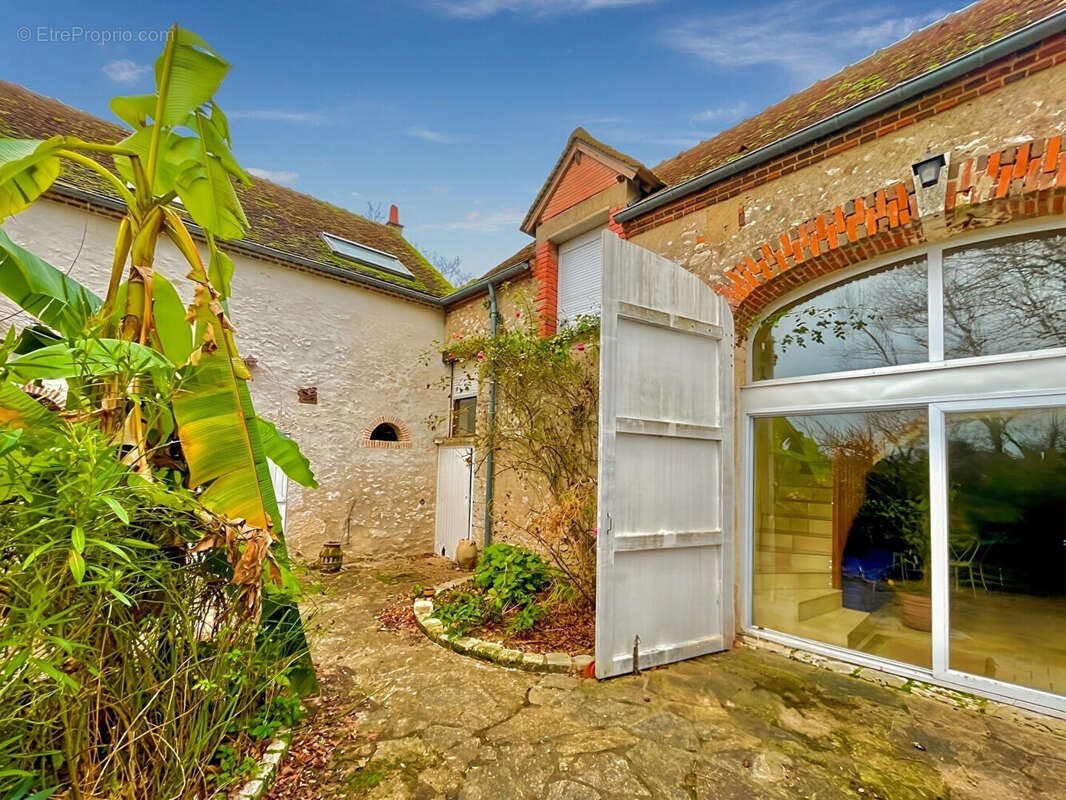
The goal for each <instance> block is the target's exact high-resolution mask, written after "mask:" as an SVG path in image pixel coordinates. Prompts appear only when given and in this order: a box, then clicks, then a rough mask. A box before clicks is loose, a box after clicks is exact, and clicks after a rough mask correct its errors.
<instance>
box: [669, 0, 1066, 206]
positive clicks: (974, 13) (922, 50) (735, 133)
mask: <svg viewBox="0 0 1066 800" xmlns="http://www.w3.org/2000/svg"><path fill="white" fill-rule="evenodd" d="M1063 8H1066V0H982V2H978V3H974V4H973V5H971V6H968V7H967V8H964V9H962V10H961V11H958V12H956V13H954V14H951V15H949V16H947V17H944V18H943V19H941V20H940V21H938V22H935V23H933V24H932V25H929V26H928V27H926V28H923V29H921V30H919V31H916V32H914V33H912V34H911V35H910V36H908V37H907V38H905V39H903V40H901V41H899V42H896V43H895V44H892V45H889V46H888V47H885V48H884V49H882V50H878V51H877V52H876V53H874V54H873V55H872V56H869V57H868V58H865V59H863V60H862V61H859V62H858V63H856V64H852V65H851V66H848V67H845V68H844V69H842V70H841V71H840V72H838V73H837V74H836V75H833V76H832V77H830V78H826V79H825V80H822V81H819V82H818V83H816V84H814V85H813V86H811V87H809V88H807V89H804V90H803V91H801V92H798V93H796V94H794V95H792V96H791V97H788V98H786V99H785V100H782V101H781V102H780V103H777V104H776V105H773V106H770V107H769V108H767V109H766V110H765V111H762V112H760V113H758V114H756V115H755V116H754V117H751V118H750V119H747V120H744V121H743V122H741V123H740V124H739V125H736V126H734V127H733V128H730V129H729V130H727V131H723V132H722V133H719V134H718V135H717V136H714V137H713V138H711V139H708V140H706V141H704V142H701V143H700V144H698V145H696V146H695V147H693V148H691V149H689V150H685V151H684V152H682V153H679V154H678V155H676V156H674V157H673V158H669V159H667V160H666V161H663V162H662V163H660V164H658V165H657V166H654V167H652V172H654V173H655V174H656V175H657V176H658V177H659V178H661V179H662V180H663V181H665V182H666V183H667V185H668V186H674V185H676V184H679V183H683V182H684V181H686V180H688V179H690V178H694V177H696V176H697V175H702V174H703V173H705V172H708V171H710V170H712V169H714V168H715V167H720V166H722V165H723V164H726V163H728V162H729V161H732V160H734V159H736V158H738V157H739V156H741V155H743V154H744V153H747V152H750V151H752V150H756V149H758V148H760V147H764V146H766V145H768V144H771V143H773V142H775V141H777V140H778V139H783V138H784V137H785V136H788V135H789V134H791V133H795V132H796V131H799V130H802V129H803V128H806V127H807V126H809V125H813V124H814V123H816V122H819V121H821V120H823V119H826V118H828V117H831V116H833V115H834V114H836V113H838V112H840V111H843V110H844V109H846V108H849V107H851V106H853V105H856V104H857V103H860V102H862V101H863V100H866V99H868V98H870V97H872V96H874V95H876V94H879V93H881V92H884V91H887V90H889V89H891V88H893V87H894V86H897V85H899V84H901V83H903V82H905V81H908V80H912V79H914V78H917V77H919V76H921V75H923V74H925V73H927V72H931V71H932V70H934V69H936V68H937V67H939V66H943V65H944V64H946V63H947V62H949V61H951V60H953V59H956V58H958V57H960V56H963V55H966V54H967V53H970V52H972V51H974V50H977V49H979V48H981V47H984V46H985V45H987V44H990V43H991V42H993V41H995V40H996V39H1001V38H1002V37H1004V36H1006V35H1007V34H1010V33H1013V32H1014V31H1016V30H1018V29H1019V28H1023V27H1025V26H1026V25H1029V24H1031V23H1033V22H1037V21H1038V20H1040V19H1043V18H1044V17H1047V16H1049V15H1051V14H1053V13H1055V12H1056V11H1060V10H1062V9H1063Z"/></svg>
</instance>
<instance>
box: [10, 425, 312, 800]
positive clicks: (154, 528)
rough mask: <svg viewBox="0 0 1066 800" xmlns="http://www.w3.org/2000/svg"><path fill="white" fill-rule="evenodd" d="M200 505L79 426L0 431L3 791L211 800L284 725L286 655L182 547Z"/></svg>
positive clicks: (203, 558) (214, 562)
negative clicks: (259, 743) (256, 744)
mask: <svg viewBox="0 0 1066 800" xmlns="http://www.w3.org/2000/svg"><path fill="white" fill-rule="evenodd" d="M200 511H201V508H200V506H199V504H198V501H197V498H196V496H195V495H194V494H193V493H191V492H189V491H187V490H185V489H182V488H181V487H180V486H177V485H167V484H166V483H165V482H163V481H158V480H157V481H149V480H147V479H145V478H142V477H140V476H139V475H137V474H136V473H134V472H133V471H131V470H130V469H128V468H127V466H126V465H124V464H123V463H121V461H120V460H119V456H118V454H117V452H116V449H115V447H114V446H113V443H112V440H111V437H110V436H108V435H106V434H104V433H101V432H100V431H98V430H97V429H96V428H95V427H93V426H91V425H88V424H62V425H56V426H54V427H50V426H39V427H35V428H27V429H22V430H12V429H3V428H0V599H2V602H0V765H2V766H0V797H8V796H9V795H14V796H18V792H19V791H21V790H23V789H25V790H26V794H27V795H28V796H33V795H34V793H36V792H47V791H48V790H50V789H53V788H56V789H57V790H58V794H59V796H63V797H67V796H71V797H79V796H80V797H115V798H120V797H121V798H132V797H146V798H147V797H153V798H156V797H158V798H163V797H170V798H178V797H203V796H207V795H208V794H209V793H210V788H211V787H212V786H214V785H216V784H217V783H218V782H219V781H220V780H221V781H222V782H223V783H225V782H226V781H229V780H231V779H232V780H236V779H237V777H238V776H239V775H241V774H243V772H244V768H245V765H246V762H245V761H244V758H245V756H246V755H247V748H246V747H243V746H242V745H244V744H249V743H250V737H254V736H256V735H262V736H268V735H272V734H273V733H274V732H275V731H276V730H277V728H278V727H281V726H283V725H287V724H291V721H292V720H293V718H294V716H295V714H297V713H298V703H296V701H295V700H294V699H290V698H288V697H285V696H284V695H285V693H286V692H287V691H289V677H288V673H289V668H290V665H291V664H292V663H293V659H292V658H291V657H288V656H285V655H284V652H285V647H284V643H282V642H281V641H279V637H278V636H277V635H267V634H265V633H264V632H263V631H261V630H258V629H257V626H256V625H255V622H254V620H253V619H250V618H248V617H247V616H246V615H245V614H244V612H243V610H242V609H241V607H240V605H239V603H238V600H239V597H238V593H239V589H238V587H236V586H235V585H234V584H233V582H232V567H231V566H230V564H229V562H228V560H227V558H226V554H225V552H224V550H222V549H218V548H216V549H213V550H209V551H207V552H205V553H200V554H193V553H191V551H190V548H189V547H188V545H190V544H191V543H195V542H196V541H198V540H199V539H200V538H201V536H202V535H203V525H204V523H203V522H202V521H201V518H200V516H199V513H200ZM227 747H229V748H230V750H232V751H233V752H232V753H230V752H229V751H228V750H226V749H225V748H227ZM27 780H28V781H29V783H28V784H27ZM72 787H77V788H76V789H72ZM42 796H46V795H42Z"/></svg>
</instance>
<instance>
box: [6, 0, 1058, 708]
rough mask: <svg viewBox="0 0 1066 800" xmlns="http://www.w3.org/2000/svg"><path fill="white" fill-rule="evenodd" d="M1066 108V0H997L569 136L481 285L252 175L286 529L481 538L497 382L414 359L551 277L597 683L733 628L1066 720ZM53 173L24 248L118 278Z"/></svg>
mask: <svg viewBox="0 0 1066 800" xmlns="http://www.w3.org/2000/svg"><path fill="white" fill-rule="evenodd" d="M1063 109H1066V3H1063V2H1060V1H1059V0H981V2H977V3H975V4H974V5H971V6H969V7H967V8H965V9H963V10H962V11H959V12H957V13H955V14H952V15H950V16H948V17H946V18H944V19H943V20H941V21H939V22H937V23H934V24H933V25H930V26H929V27H927V28H924V29H922V30H920V31H918V32H916V33H914V34H912V35H910V36H909V37H907V38H906V39H904V40H903V41H901V42H898V43H896V44H894V45H892V46H889V47H887V48H885V49H883V50H881V51H879V52H877V53H875V54H873V55H871V56H870V57H869V58H867V59H865V60H863V61H860V62H858V63H856V64H853V65H851V66H849V67H846V68H845V69H844V70H842V71H841V72H839V73H838V74H836V75H834V76H832V77H829V78H827V79H825V80H822V81H820V82H818V83H816V84H815V85H813V86H811V87H809V88H808V89H805V90H804V91H801V92H799V93H797V94H795V95H793V96H791V97H789V98H787V99H785V100H783V101H782V102H780V103H778V104H776V105H774V106H772V107H770V108H768V109H766V110H764V111H762V112H760V113H759V114H756V115H755V116H754V117H752V118H750V119H748V120H745V121H744V122H742V123H740V124H739V125H737V126H736V127H734V128H732V129H730V130H728V131H725V132H723V133H721V134H719V135H717V136H715V137H714V138H712V139H710V140H708V141H705V142H703V143H701V144H699V145H697V146H696V147H694V148H692V149H690V150H687V151H685V152H683V153H680V154H678V155H677V156H675V157H673V158H671V159H668V160H667V161H665V162H663V163H661V164H657V165H653V166H646V165H644V164H642V163H641V162H640V161H638V160H636V159H634V158H632V157H630V156H628V155H625V154H623V153H620V152H618V151H617V150H615V149H613V148H612V147H610V146H609V145H608V144H606V143H604V142H600V141H598V140H597V139H595V138H593V137H592V136H591V135H590V134H589V133H587V132H586V131H585V130H583V129H581V128H579V129H577V130H576V131H574V133H573V134H572V135H571V136H570V138H569V140H568V141H567V142H566V143H565V146H564V147H563V149H562V152H561V154H560V156H559V159H558V160H557V162H556V163H555V164H554V166H552V167H551V170H550V172H549V173H548V175H547V178H546V179H545V182H544V185H543V187H542V188H541V190H540V192H539V193H538V195H537V196H536V198H534V199H533V202H532V205H531V207H530V210H529V213H528V214H527V216H526V218H525V220H524V221H523V223H522V230H523V231H524V232H525V233H526V234H528V235H529V237H530V241H529V244H528V245H527V246H526V247H525V248H523V249H522V250H521V251H519V252H518V253H516V254H515V255H513V256H511V257H510V258H508V259H506V260H504V261H502V262H501V263H500V264H499V265H498V266H497V267H495V268H494V269H492V270H491V271H489V272H488V273H487V274H486V275H484V276H483V277H482V278H480V279H479V280H477V281H475V282H473V283H471V284H469V285H468V286H465V287H462V288H460V289H458V290H455V289H453V288H452V287H451V286H449V285H448V284H447V282H446V281H445V280H444V279H443V278H442V277H441V276H440V275H439V273H437V272H436V271H435V270H434V269H433V268H432V267H431V266H430V265H429V264H428V263H426V261H425V259H424V258H423V257H422V256H421V255H420V254H419V253H418V252H417V251H416V250H415V249H414V248H412V247H411V246H410V245H409V244H408V243H407V242H406V240H404V238H403V237H402V228H401V227H400V226H399V222H398V219H397V218H396V215H395V214H394V215H393V219H392V220H391V221H390V222H389V223H388V224H385V225H379V224H376V223H372V222H369V221H367V220H365V219H362V218H361V217H358V216H357V215H354V214H350V213H349V212H346V211H343V210H341V209H337V208H334V207H332V206H329V205H327V204H325V203H321V202H319V201H316V200H314V199H312V198H309V197H306V196H304V195H300V194H298V193H296V192H293V191H291V190H288V189H283V188H281V187H278V186H275V185H273V184H270V183H268V182H265V181H258V180H257V181H256V182H255V185H254V186H253V187H251V188H250V189H246V190H244V192H243V194H242V201H243V202H244V205H245V208H246V209H247V211H248V215H249V217H250V218H251V221H252V233H251V236H250V238H249V239H248V240H246V241H244V242H241V243H234V244H233V245H232V252H233V255H234V258H235V260H236V261H237V273H236V277H235V286H234V297H235V301H234V305H235V309H234V316H235V318H236V319H237V320H238V322H239V324H240V338H241V341H242V348H243V350H244V351H245V352H247V353H249V354H250V355H251V356H252V357H253V358H254V359H255V366H254V367H253V370H252V372H253V381H252V384H253V387H254V392H255V395H256V401H257V403H258V404H259V405H260V407H261V408H262V410H263V413H264V415H267V416H272V417H273V418H275V419H276V420H277V421H278V422H279V424H280V426H281V427H283V428H284V429H285V430H286V431H287V432H288V433H290V434H291V435H293V436H294V437H296V438H298V439H299V440H300V442H301V443H302V445H303V447H304V450H305V452H306V453H307V454H308V455H309V457H310V458H311V461H312V464H313V465H314V467H315V468H316V471H317V473H318V476H319V479H320V481H321V483H322V489H321V490H319V491H318V492H316V493H308V492H304V491H301V490H300V489H299V487H293V488H292V489H291V491H290V492H289V494H288V497H287V514H288V525H287V528H288V536H289V539H290V542H291V543H292V544H293V546H294V547H296V548H297V549H299V550H302V551H303V553H304V555H305V556H309V557H310V556H313V555H314V553H315V551H316V549H317V547H318V545H319V544H320V543H321V542H322V541H323V540H324V539H325V538H327V537H329V538H336V537H340V538H342V539H343V541H344V542H345V545H346V547H349V548H352V549H353V550H358V551H365V550H375V549H395V550H408V551H425V550H429V549H433V550H434V551H436V552H441V551H442V550H443V552H444V553H445V554H451V553H452V552H454V546H455V543H456V542H457V541H458V539H460V538H464V537H467V536H473V537H474V538H477V539H481V538H482V537H483V536H484V533H485V531H484V530H483V528H484V525H483V521H482V520H483V518H484V509H485V506H486V500H487V494H486V493H487V491H488V484H489V483H490V482H489V481H486V480H485V478H486V475H485V472H484V468H483V467H482V468H479V467H478V465H479V464H481V463H482V462H481V461H480V460H479V459H478V458H477V457H476V454H474V453H473V452H472V446H471V439H470V434H471V433H473V432H474V430H475V426H477V425H480V424H484V420H485V416H486V409H485V399H484V397H483V395H484V394H485V393H484V392H483V391H479V388H480V387H478V385H477V381H476V380H472V379H471V377H470V376H471V375H472V374H474V373H473V367H472V365H469V364H462V363H443V362H441V361H440V360H439V359H429V360H428V363H427V361H426V360H425V359H424V358H423V357H422V356H423V355H424V354H425V353H426V352H428V351H431V350H432V349H433V347H434V343H435V342H441V341H448V340H450V339H454V338H455V337H456V336H458V335H469V334H470V333H473V332H484V331H487V330H488V329H489V323H490V308H495V309H496V310H497V313H498V315H499V316H498V319H500V320H502V321H503V324H508V322H509V321H510V320H511V319H512V318H513V317H514V314H513V313H512V312H513V311H514V309H515V308H518V307H520V304H521V303H522V298H523V297H528V298H530V299H531V300H532V301H533V302H534V304H535V308H536V313H537V315H538V320H537V321H538V325H539V327H540V330H541V332H542V333H543V334H544V335H550V334H552V333H554V332H555V331H556V330H558V329H559V327H560V326H562V325H566V324H567V321H568V320H572V319H573V318H574V316H575V315H577V314H582V313H598V314H600V315H601V319H602V334H601V337H602V338H601V347H602V351H601V367H600V370H601V371H600V374H601V383H600V391H601V399H600V420H599V424H600V437H601V442H600V454H601V455H600V483H599V515H600V521H599V531H600V561H599V573H598V575H599V580H598V583H599V586H598V592H599V595H598V602H597V653H596V656H597V658H596V665H597V666H596V668H597V674H598V675H600V676H601V677H605V676H609V675H612V674H618V673H620V672H625V671H628V670H630V669H632V668H633V666H634V664H633V657H634V653H636V654H637V656H638V658H639V663H640V666H642V667H644V666H650V665H653V664H658V663H667V662H669V661H672V660H677V659H679V658H685V657H689V656H693V655H698V654H702V653H707V652H713V651H715V650H721V649H727V648H729V647H730V646H731V645H732V643H733V641H734V638H735V637H736V636H739V635H743V636H753V637H760V638H764V639H766V640H770V641H773V642H776V643H778V644H780V645H783V646H786V647H796V648H802V649H806V650H810V651H813V652H815V653H820V654H823V655H826V656H832V657H836V658H842V659H844V660H847V661H851V662H852V663H855V664H856V665H858V666H873V667H877V668H879V669H883V670H887V671H889V672H895V673H897V674H899V675H901V676H904V677H906V678H912V679H919V680H925V681H932V682H935V683H940V684H943V685H946V686H949V687H954V688H962V689H965V690H967V691H970V692H974V693H977V694H983V695H986V696H989V697H992V698H995V699H998V700H1002V701H1007V702H1012V703H1016V704H1019V705H1023V706H1026V707H1029V708H1033V709H1037V710H1040V711H1044V712H1046V713H1053V714H1059V715H1063V714H1066V640H1064V639H1063V636H1062V634H1061V631H1062V629H1063V624H1064V623H1066V592H1064V590H1063V589H1062V588H1061V587H1062V585H1063V582H1062V579H1061V576H1062V575H1063V574H1064V572H1063V570H1066V547H1064V546H1063V536H1062V528H1061V519H1062V514H1063V513H1064V512H1066V488H1064V484H1063V483H1061V482H1057V481H1060V479H1061V477H1062V476H1063V474H1064V473H1063V472H1062V470H1063V465H1064V463H1066V462H1064V459H1066V456H1064V452H1066V216H1064V211H1066V149H1064V148H1063V142H1062V137H1063V135H1064V134H1066V116H1064V112H1063ZM71 128H73V129H74V130H75V132H78V133H80V134H82V135H84V136H95V137H98V138H99V137H110V138H119V137H120V136H122V135H123V134H122V130H121V129H120V128H118V127H117V126H113V125H110V124H108V123H104V122H101V121H100V120H96V119H94V118H92V117H90V116H88V115H86V114H83V113H81V112H77V111H74V110H73V109H70V108H68V107H66V106H63V105H62V104H60V103H58V102H56V101H52V100H47V99H44V98H41V97H39V96H37V95H35V94H32V93H31V92H29V91H27V90H25V89H23V88H21V87H17V86H12V85H10V84H0V132H2V133H4V134H5V135H14V136H24V137H41V136H45V135H48V134H51V133H55V132H56V131H57V130H70V129H71ZM61 180H62V181H63V182H62V183H57V184H56V186H55V187H54V188H53V189H52V190H51V192H50V193H49V195H48V199H49V201H48V202H46V203H41V204H38V205H37V206H35V207H34V208H33V209H31V210H29V211H27V212H26V213H24V214H22V215H20V216H19V217H17V218H15V219H14V220H12V222H11V224H10V226H9V227H10V231H11V235H12V237H13V238H14V239H16V240H17V241H19V242H20V243H21V244H24V245H26V246H28V247H30V248H31V249H33V250H35V251H36V252H39V253H41V254H42V255H43V256H45V257H46V258H48V259H49V260H50V261H51V262H52V263H54V264H68V263H69V264H71V265H72V266H71V269H72V273H76V274H77V275H78V277H79V279H82V280H86V281H87V282H88V283H90V285H91V284H93V283H94V282H95V283H96V284H99V283H100V282H101V281H102V280H103V279H104V276H105V274H106V267H105V264H106V263H107V254H108V253H109V248H110V244H111V241H112V239H113V234H114V225H115V223H114V221H113V216H114V212H115V208H116V202H115V200H114V199H113V198H111V197H108V196H107V195H106V193H103V192H102V191H101V188H100V187H98V186H95V185H93V184H92V183H91V181H90V180H89V179H88V178H87V177H86V176H79V175H70V176H66V177H65V178H64V179H61ZM57 232H58V233H57ZM168 263H177V261H176V256H175V254H173V253H167V252H164V253H163V254H162V256H161V268H162V269H166V267H167V264H168ZM442 381H443V382H444V383H445V384H449V385H451V387H452V390H451V392H450V393H448V394H445V393H442V392H441V390H440V389H439V388H438V387H437V384H439V383H441V382H442ZM435 415H436V416H440V417H445V418H447V420H448V422H447V429H443V428H441V429H437V430H431V429H430V428H429V427H428V426H427V425H426V424H425V421H426V420H427V419H428V418H431V417H433V416H435ZM1055 470H1059V471H1058V472H1056V471H1055ZM1056 476H1058V477H1056ZM494 477H495V478H496V481H495V482H494V483H495V486H496V488H495V490H494V491H496V492H500V491H501V489H500V487H501V485H507V484H506V481H507V476H502V475H500V476H494ZM1038 486H1039V487H1044V488H1043V489H1041V490H1040V491H1037V490H1036V489H1035V488H1034V487H1038ZM533 491H534V489H532V488H530V487H525V491H524V490H523V487H521V486H511V487H509V494H510V495H511V496H512V497H514V498H517V499H516V500H514V501H513V502H508V503H505V502H502V501H499V502H496V501H491V508H492V528H493V531H492V533H493V535H497V534H500V535H504V536H506V535H508V531H511V530H518V529H520V528H521V524H522V515H523V514H524V513H526V510H527V509H526V507H525V505H524V501H523V494H524V493H525V494H529V493H531V492H533ZM992 505H994V506H995V507H994V508H992ZM912 584H913V585H915V586H917V585H921V586H922V587H923V590H922V591H919V590H918V589H915V590H914V591H905V587H907V586H910V585H912Z"/></svg>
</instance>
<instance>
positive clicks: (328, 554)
mask: <svg viewBox="0 0 1066 800" xmlns="http://www.w3.org/2000/svg"><path fill="white" fill-rule="evenodd" d="M343 561H344V553H343V551H342V550H341V543H340V542H335V541H332V542H326V543H325V544H323V545H322V550H321V552H319V554H318V568H319V569H320V570H321V571H322V572H340V569H341V562H343Z"/></svg>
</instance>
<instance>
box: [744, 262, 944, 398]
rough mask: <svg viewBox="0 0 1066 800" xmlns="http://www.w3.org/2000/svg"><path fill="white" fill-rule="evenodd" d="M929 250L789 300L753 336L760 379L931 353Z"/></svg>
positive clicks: (885, 362) (756, 373)
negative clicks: (929, 347)
mask: <svg viewBox="0 0 1066 800" xmlns="http://www.w3.org/2000/svg"><path fill="white" fill-rule="evenodd" d="M927 297H928V289H927V269H926V259H925V256H922V257H921V258H917V259H912V260H909V261H904V262H902V263H899V264H894V265H892V266H890V267H887V268H885V269H881V270H877V271H876V272H867V273H865V274H863V275H860V276H858V277H857V278H855V279H853V280H850V281H847V282H846V283H841V284H838V285H836V286H834V287H832V288H830V289H828V290H825V291H822V292H821V293H818V294H814V295H809V296H807V297H805V298H803V299H802V300H798V301H796V302H795V303H792V304H790V305H788V306H786V307H785V308H783V309H781V310H780V311H778V312H776V313H775V314H773V315H772V316H771V317H770V318H769V319H767V320H766V321H765V322H764V323H763V324H762V325H761V326H760V328H759V330H758V332H757V333H756V334H755V339H754V342H753V353H752V358H753V363H752V376H753V377H754V379H755V380H767V379H770V378H791V377H795V376H797V375H817V374H820V373H826V372H840V371H844V370H856V369H871V368H874V367H887V366H892V365H895V364H915V363H918V362H921V361H926V360H927V359H928V342H929V333H928V328H929V314H928V299H927Z"/></svg>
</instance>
